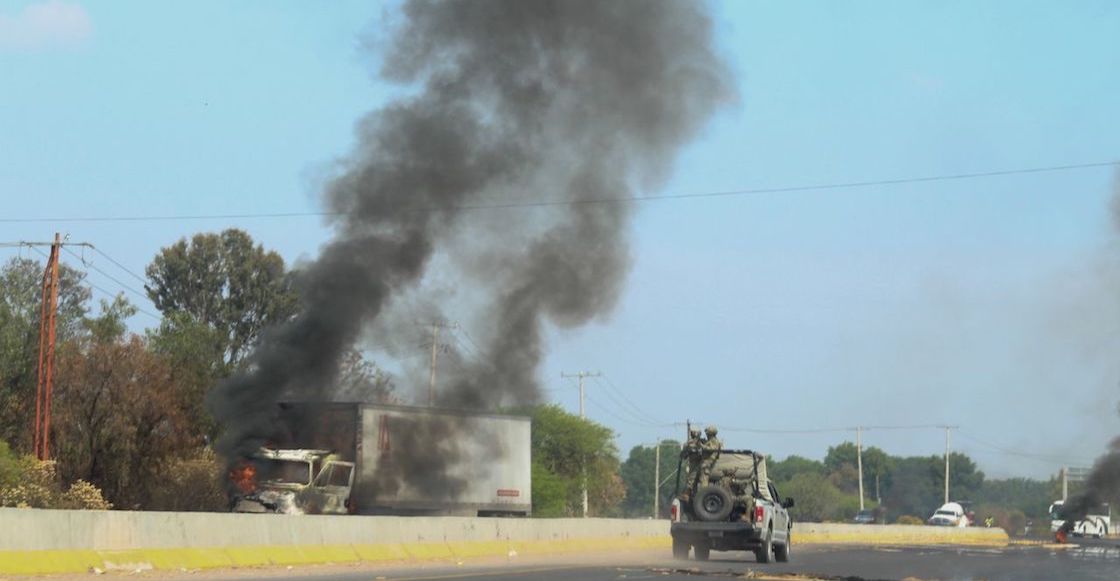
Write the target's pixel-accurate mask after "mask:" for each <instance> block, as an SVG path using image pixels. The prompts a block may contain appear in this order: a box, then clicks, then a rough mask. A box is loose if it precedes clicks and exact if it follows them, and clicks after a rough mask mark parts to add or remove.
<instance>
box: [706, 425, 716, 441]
mask: <svg viewBox="0 0 1120 581" xmlns="http://www.w3.org/2000/svg"><path fill="white" fill-rule="evenodd" d="M704 433H705V434H706V435H707V436H708V437H709V438H711V437H712V436H714V435H716V434H718V433H719V429H718V428H716V427H715V426H708V427H706V428H704Z"/></svg>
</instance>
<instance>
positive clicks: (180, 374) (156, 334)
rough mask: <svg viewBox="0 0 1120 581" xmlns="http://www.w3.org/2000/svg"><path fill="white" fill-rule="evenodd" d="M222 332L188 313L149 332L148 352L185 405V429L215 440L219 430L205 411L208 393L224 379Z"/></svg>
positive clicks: (165, 319) (168, 319)
mask: <svg viewBox="0 0 1120 581" xmlns="http://www.w3.org/2000/svg"><path fill="white" fill-rule="evenodd" d="M222 344H223V343H222V339H221V337H220V335H219V331H218V330H216V329H214V328H213V327H211V326H210V325H207V324H206V323H203V322H200V321H196V320H195V319H194V318H193V317H191V316H190V315H189V314H187V313H183V312H173V313H170V314H168V315H167V316H165V317H163V320H162V321H160V326H159V328H158V329H156V330H154V331H148V336H147V345H148V349H149V350H150V351H152V352H153V353H155V354H156V355H159V356H160V358H162V359H163V361H164V363H165V364H166V365H167V372H168V374H169V380H170V382H171V384H172V385H173V386H174V388H175V390H176V391H177V392H178V394H179V398H178V400H179V401H180V402H181V403H182V405H183V413H184V419H185V421H186V430H187V432H188V433H189V434H191V435H192V436H194V437H202V438H204V439H206V440H207V441H213V439H214V438H215V437H217V433H218V427H217V424H216V423H215V422H214V420H213V418H211V417H210V412H209V411H208V410H207V409H206V393H207V392H208V391H209V390H210V388H211V387H212V386H213V385H214V384H215V383H217V381H218V380H219V379H220V378H222V377H224V376H225V372H226V366H225V364H224V362H223V359H222Z"/></svg>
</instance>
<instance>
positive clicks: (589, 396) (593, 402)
mask: <svg viewBox="0 0 1120 581" xmlns="http://www.w3.org/2000/svg"><path fill="white" fill-rule="evenodd" d="M584 397H586V398H587V401H589V402H591V403H592V404H595V407H597V408H599V409H600V410H602V411H604V412H606V413H607V414H608V415H610V416H611V417H613V418H614V419H616V420H618V421H620V422H623V423H626V424H630V425H631V426H638V427H641V428H661V427H665V426H664V425H661V424H650V423H646V422H638V421H634V420H629V419H626V418H624V417H622V416H620V415H618V414H617V413H615V412H613V411H611V410H610V409H609V408H607V407H606V406H604V405H603V404H601V403H599V401H598V400H596V399H595V398H593V397H591V395H590V394H584Z"/></svg>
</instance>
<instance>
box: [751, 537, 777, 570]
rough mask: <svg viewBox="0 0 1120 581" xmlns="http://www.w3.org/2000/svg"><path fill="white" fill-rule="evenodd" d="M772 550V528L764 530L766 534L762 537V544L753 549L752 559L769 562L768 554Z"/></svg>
mask: <svg viewBox="0 0 1120 581" xmlns="http://www.w3.org/2000/svg"><path fill="white" fill-rule="evenodd" d="M773 552H774V531H773V530H772V529H767V530H766V536H764V537H762V544H761V545H759V547H758V548H757V549H755V550H754V560H755V561H758V562H759V563H769V562H770V555H771V554H772V553H773Z"/></svg>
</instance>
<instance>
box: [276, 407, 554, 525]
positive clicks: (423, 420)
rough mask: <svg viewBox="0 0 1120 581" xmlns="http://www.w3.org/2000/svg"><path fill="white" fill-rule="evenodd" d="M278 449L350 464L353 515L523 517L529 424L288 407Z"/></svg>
mask: <svg viewBox="0 0 1120 581" xmlns="http://www.w3.org/2000/svg"><path fill="white" fill-rule="evenodd" d="M280 420H281V423H282V424H283V426H284V428H285V429H284V436H283V437H282V438H281V441H277V442H273V443H271V445H273V446H274V447H277V448H305V449H327V450H332V451H333V452H334V453H335V454H336V455H337V456H338V457H339V458H340V459H341V460H345V461H350V462H353V463H354V464H355V475H354V482H353V487H352V491H351V496H350V499H349V507H350V510H351V511H352V512H358V513H362V514H416V515H459V516H475V515H479V516H488V515H510V516H528V515H529V513H530V511H531V506H532V497H531V493H530V490H531V484H532V483H531V479H530V461H531V459H530V420H529V418H527V417H523V416H511V415H500V414H489V413H479V412H469V411H461V410H447V409H440V408H421V407H408V406H396V405H381V404H361V403H317V402H316V403H311V402H288V403H284V404H281V411H280Z"/></svg>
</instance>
